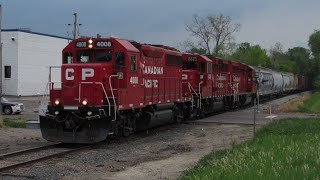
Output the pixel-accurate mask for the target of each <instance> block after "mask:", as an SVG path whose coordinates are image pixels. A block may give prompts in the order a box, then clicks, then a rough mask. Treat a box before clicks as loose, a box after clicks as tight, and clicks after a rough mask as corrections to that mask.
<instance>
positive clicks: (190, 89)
mask: <svg viewBox="0 0 320 180" xmlns="http://www.w3.org/2000/svg"><path fill="white" fill-rule="evenodd" d="M182 84H188V88H189V91H190V93H192V91H193V92H194V93H195V94H196V96H197V97H199V95H198V93H197V92H196V91H195V90H194V89H193V87H192V86H191V84H190V82H182ZM191 98H192V100H191V107H192V109H193V96H192V95H191Z"/></svg>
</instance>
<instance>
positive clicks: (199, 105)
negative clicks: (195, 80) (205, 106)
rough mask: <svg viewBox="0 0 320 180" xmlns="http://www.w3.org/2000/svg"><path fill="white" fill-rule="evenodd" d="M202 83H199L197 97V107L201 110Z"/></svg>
mask: <svg viewBox="0 0 320 180" xmlns="http://www.w3.org/2000/svg"><path fill="white" fill-rule="evenodd" d="M202 83H203V81H201V82H199V96H200V98H199V101H198V103H199V104H198V107H199V108H200V109H201V98H202V97H201V84H202Z"/></svg>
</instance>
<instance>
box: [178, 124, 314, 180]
mask: <svg viewBox="0 0 320 180" xmlns="http://www.w3.org/2000/svg"><path fill="white" fill-rule="evenodd" d="M319 178H320V119H308V120H307V119H286V120H281V121H275V122H273V123H270V124H269V125H268V126H266V127H264V128H262V129H260V130H259V132H258V133H257V138H256V140H255V141H248V142H246V143H243V144H239V145H235V146H234V147H233V148H232V149H231V150H222V151H216V152H212V153H210V154H208V155H206V156H205V157H203V158H202V159H201V160H200V161H199V163H198V165H196V166H195V167H194V168H192V169H190V170H188V171H186V172H185V174H184V175H183V176H182V177H180V179H319Z"/></svg>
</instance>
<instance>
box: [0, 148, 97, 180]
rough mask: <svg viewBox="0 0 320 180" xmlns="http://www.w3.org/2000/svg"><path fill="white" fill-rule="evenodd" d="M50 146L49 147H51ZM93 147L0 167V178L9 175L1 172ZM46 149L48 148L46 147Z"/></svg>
mask: <svg viewBox="0 0 320 180" xmlns="http://www.w3.org/2000/svg"><path fill="white" fill-rule="evenodd" d="M52 146H54V145H52ZM52 146H51V145H50V146H49V147H52ZM93 146H94V145H86V146H82V147H79V148H75V149H71V150H64V151H62V152H58V153H54V154H51V155H48V156H43V157H40V158H36V159H32V160H26V161H24V162H21V163H16V164H12V165H9V166H5V167H1V168H0V176H1V175H2V176H9V174H4V173H1V172H4V171H7V170H10V169H15V168H19V167H22V166H25V165H30V164H33V163H36V162H40V161H44V160H47V159H51V158H55V157H61V156H63V155H66V154H70V153H74V152H77V151H82V150H85V149H88V148H91V147H93ZM46 148H48V146H47V147H46ZM34 149H37V148H34ZM41 149H45V148H42V147H40V148H38V149H37V150H41ZM32 151H33V150H32V149H30V150H27V151H19V152H16V153H15V154H16V155H17V154H23V153H24V152H25V153H29V152H32ZM13 154H14V153H11V154H8V155H5V157H9V156H13Z"/></svg>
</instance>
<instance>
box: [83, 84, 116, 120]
mask: <svg viewBox="0 0 320 180" xmlns="http://www.w3.org/2000/svg"><path fill="white" fill-rule="evenodd" d="M81 84H99V85H101V87H102V90H103V93H104V95H105V98H106V99H107V102H108V106H109V115H110V114H111V103H110V100H109V97H108V94H107V91H106V89H105V87H104V86H103V84H102V83H101V82H79V102H80V101H81ZM112 94H113V93H112Z"/></svg>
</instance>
